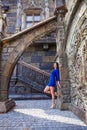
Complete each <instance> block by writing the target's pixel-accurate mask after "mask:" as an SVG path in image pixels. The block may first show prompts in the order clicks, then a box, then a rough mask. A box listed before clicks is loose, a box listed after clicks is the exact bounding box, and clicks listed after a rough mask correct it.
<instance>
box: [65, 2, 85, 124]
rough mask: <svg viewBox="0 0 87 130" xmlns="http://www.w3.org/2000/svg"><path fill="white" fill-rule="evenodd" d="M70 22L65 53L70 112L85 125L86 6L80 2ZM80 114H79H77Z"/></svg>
mask: <svg viewBox="0 0 87 130" xmlns="http://www.w3.org/2000/svg"><path fill="white" fill-rule="evenodd" d="M74 19H75V20H72V24H71V28H70V31H69V35H68V40H67V46H66V52H67V56H68V66H69V80H70V84H71V110H72V111H73V112H74V113H75V114H77V115H78V116H79V117H80V118H81V119H82V120H84V121H85V122H86V123H87V117H86V115H87V106H86V105H87V98H86V87H87V79H86V71H85V70H86V69H87V66H86V64H87V59H86V50H87V45H86V44H87V28H86V26H87V6H86V4H85V3H84V2H82V3H81V4H80V5H79V7H78V10H77V12H76V13H75V16H74ZM79 113H80V114H79Z"/></svg>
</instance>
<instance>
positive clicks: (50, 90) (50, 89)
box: [44, 62, 61, 108]
mask: <svg viewBox="0 0 87 130" xmlns="http://www.w3.org/2000/svg"><path fill="white" fill-rule="evenodd" d="M53 67H54V70H53V71H52V72H51V75H50V80H49V83H48V85H47V86H46V88H45V89H44V92H45V93H47V94H51V96H52V106H51V107H50V108H55V107H56V104H55V96H57V92H54V89H55V86H56V85H57V86H59V87H61V86H60V83H59V82H60V75H59V65H58V63H57V62H55V63H54V66H53Z"/></svg>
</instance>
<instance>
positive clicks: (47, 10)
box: [45, 0, 50, 19]
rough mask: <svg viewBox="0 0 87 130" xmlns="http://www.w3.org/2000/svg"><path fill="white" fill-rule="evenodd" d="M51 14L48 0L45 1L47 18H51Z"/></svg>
mask: <svg viewBox="0 0 87 130" xmlns="http://www.w3.org/2000/svg"><path fill="white" fill-rule="evenodd" d="M49 16H50V12H49V3H48V0H45V18H46V19H47V18H49Z"/></svg>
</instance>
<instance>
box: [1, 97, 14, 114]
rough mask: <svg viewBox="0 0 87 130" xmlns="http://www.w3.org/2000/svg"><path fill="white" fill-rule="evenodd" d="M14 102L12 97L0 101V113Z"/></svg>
mask: <svg viewBox="0 0 87 130" xmlns="http://www.w3.org/2000/svg"><path fill="white" fill-rule="evenodd" d="M15 105H16V104H15V102H14V101H13V100H12V99H7V100H5V101H2V102H0V113H6V112H8V111H9V110H10V109H12V108H13V107H14V106H15Z"/></svg>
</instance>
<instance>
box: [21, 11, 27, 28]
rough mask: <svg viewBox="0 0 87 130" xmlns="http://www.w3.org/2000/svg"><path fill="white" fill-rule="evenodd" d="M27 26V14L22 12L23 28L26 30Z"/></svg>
mask: <svg viewBox="0 0 87 130" xmlns="http://www.w3.org/2000/svg"><path fill="white" fill-rule="evenodd" d="M25 28H26V14H25V13H24V12H22V26H21V29H22V30H24V29H25Z"/></svg>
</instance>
